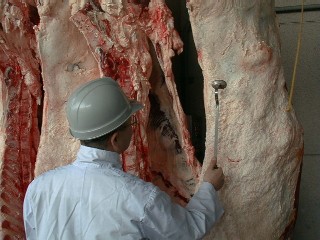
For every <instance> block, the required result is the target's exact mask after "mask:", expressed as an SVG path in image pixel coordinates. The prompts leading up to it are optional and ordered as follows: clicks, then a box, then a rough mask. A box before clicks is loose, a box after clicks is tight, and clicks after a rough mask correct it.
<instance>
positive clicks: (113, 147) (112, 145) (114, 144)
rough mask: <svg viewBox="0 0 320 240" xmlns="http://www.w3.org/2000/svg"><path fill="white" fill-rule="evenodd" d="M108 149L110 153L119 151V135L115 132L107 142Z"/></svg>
mask: <svg viewBox="0 0 320 240" xmlns="http://www.w3.org/2000/svg"><path fill="white" fill-rule="evenodd" d="M108 145H109V146H108V149H109V150H110V151H114V152H118V150H119V133H118V132H115V133H113V134H112V135H111V137H110V139H109V142H108Z"/></svg>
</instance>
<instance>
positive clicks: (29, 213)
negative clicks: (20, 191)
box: [23, 196, 37, 240]
mask: <svg viewBox="0 0 320 240" xmlns="http://www.w3.org/2000/svg"><path fill="white" fill-rule="evenodd" d="M23 222H24V228H25V232H26V236H27V240H35V239H37V237H36V228H35V222H34V215H33V210H32V206H31V202H30V201H29V199H28V197H27V196H26V197H25V199H24V202H23Z"/></svg>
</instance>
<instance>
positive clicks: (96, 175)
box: [23, 146, 223, 240]
mask: <svg viewBox="0 0 320 240" xmlns="http://www.w3.org/2000/svg"><path fill="white" fill-rule="evenodd" d="M222 213H223V209H222V207H221V205H220V203H219V200H218V198H217V194H216V191H215V190H214V187H213V186H212V185H211V184H210V183H202V185H201V186H200V188H199V190H198V192H197V193H196V194H195V195H194V196H193V197H192V199H191V200H190V202H189V203H188V205H187V206H186V208H183V207H181V206H180V205H178V204H175V203H173V202H172V201H171V200H170V198H169V196H168V195H167V194H166V193H164V192H162V191H161V190H160V189H159V188H158V187H156V186H154V185H153V184H151V183H146V182H144V181H142V180H140V179H139V178H137V177H135V176H132V175H131V174H128V173H125V172H123V171H122V170H121V163H120V158H119V155H118V154H117V153H114V152H108V151H104V150H99V149H95V148H89V147H85V146H81V147H80V150H79V152H78V156H77V159H76V160H75V162H74V163H72V164H70V165H67V166H64V167H60V168H57V169H55V170H51V171H49V172H46V173H44V174H42V175H41V176H39V177H37V178H36V179H35V180H34V181H33V182H32V183H31V184H30V185H29V187H28V190H27V193H26V197H25V201H24V206H23V214H24V225H25V230H26V235H27V239H28V240H34V239H37V240H46V239H57V240H94V239H96V240H98V239H103V240H105V239H115V240H118V239H123V240H129V239H130V240H131V239H132V240H138V239H143V238H147V239H152V240H158V239H159V240H160V239H166V240H168V239H179V240H182V239H183V240H187V239H192V240H194V239H201V238H202V237H203V236H204V234H205V233H206V232H207V231H208V230H209V229H210V228H211V227H212V226H213V224H214V223H215V222H216V221H217V220H218V219H219V217H220V216H221V215H222Z"/></svg>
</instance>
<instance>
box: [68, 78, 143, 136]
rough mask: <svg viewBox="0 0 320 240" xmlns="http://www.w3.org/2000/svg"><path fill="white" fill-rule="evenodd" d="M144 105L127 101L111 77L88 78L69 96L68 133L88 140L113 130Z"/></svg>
mask: <svg viewBox="0 0 320 240" xmlns="http://www.w3.org/2000/svg"><path fill="white" fill-rule="evenodd" d="M142 108H143V106H142V105H141V104H140V103H139V102H137V101H133V100H129V99H128V98H127V96H126V95H125V94H124V92H123V91H122V89H121V88H120V86H119V85H118V84H117V82H116V81H114V80H113V79H112V78H108V77H103V78H99V79H96V80H93V81H90V82H88V83H86V84H84V85H82V86H81V87H79V88H78V89H76V90H75V92H74V93H73V94H71V96H70V97H69V100H68V102H67V118H68V121H69V128H70V133H71V134H72V136H74V137H75V138H78V139H80V140H90V139H94V138H98V137H101V136H103V135H105V134H107V133H109V132H112V131H113V130H115V129H116V128H118V127H119V126H121V125H122V124H123V123H125V122H126V121H127V120H128V119H129V117H130V116H131V115H132V114H134V113H135V112H137V111H138V110H140V109H142Z"/></svg>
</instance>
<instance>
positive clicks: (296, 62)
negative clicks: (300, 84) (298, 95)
mask: <svg viewBox="0 0 320 240" xmlns="http://www.w3.org/2000/svg"><path fill="white" fill-rule="evenodd" d="M301 2H302V3H301V19H300V31H299V35H298V43H297V52H296V60H295V63H294V68H293V74H292V79H291V88H290V95H289V102H288V106H287V109H286V111H287V112H289V111H291V109H292V96H293V89H294V84H295V80H296V73H297V65H298V60H299V53H300V46H301V38H302V26H303V15H304V12H303V6H304V0H301Z"/></svg>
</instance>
